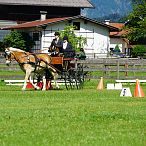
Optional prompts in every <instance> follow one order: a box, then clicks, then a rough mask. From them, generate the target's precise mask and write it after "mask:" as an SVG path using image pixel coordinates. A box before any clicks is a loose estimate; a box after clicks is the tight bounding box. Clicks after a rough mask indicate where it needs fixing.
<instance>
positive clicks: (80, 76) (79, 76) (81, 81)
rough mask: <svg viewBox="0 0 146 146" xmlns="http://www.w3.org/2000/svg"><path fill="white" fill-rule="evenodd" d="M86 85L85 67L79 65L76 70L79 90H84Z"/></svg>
mask: <svg viewBox="0 0 146 146" xmlns="http://www.w3.org/2000/svg"><path fill="white" fill-rule="evenodd" d="M83 84H84V70H83V65H82V64H78V65H77V69H76V86H77V89H82V88H83Z"/></svg>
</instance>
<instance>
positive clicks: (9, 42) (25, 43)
mask: <svg viewBox="0 0 146 146" xmlns="http://www.w3.org/2000/svg"><path fill="white" fill-rule="evenodd" d="M3 44H4V46H5V47H15V48H20V49H23V50H25V51H29V50H30V48H32V46H33V45H34V44H35V43H34V41H33V40H32V38H31V37H30V35H29V34H28V33H26V32H18V31H11V33H10V34H8V35H6V36H5V37H4V39H3Z"/></svg>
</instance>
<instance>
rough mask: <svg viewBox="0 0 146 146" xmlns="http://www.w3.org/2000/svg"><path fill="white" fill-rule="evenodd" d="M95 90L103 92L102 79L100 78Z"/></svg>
mask: <svg viewBox="0 0 146 146" xmlns="http://www.w3.org/2000/svg"><path fill="white" fill-rule="evenodd" d="M97 90H103V77H101V79H100V81H99V83H98V86H97Z"/></svg>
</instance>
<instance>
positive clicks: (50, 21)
mask: <svg viewBox="0 0 146 146" xmlns="http://www.w3.org/2000/svg"><path fill="white" fill-rule="evenodd" d="M79 18H80V19H83V20H86V21H90V22H92V23H95V24H97V25H100V26H103V27H106V28H108V29H109V31H110V32H111V31H116V32H117V31H119V29H118V28H116V27H113V26H110V25H107V24H105V23H101V22H98V21H96V20H93V19H90V18H87V17H84V16H80V15H79V16H74V17H62V18H51V19H46V20H36V21H31V22H26V23H22V24H18V25H15V26H11V27H3V28H1V29H2V30H9V29H28V28H35V27H42V26H46V25H49V24H53V23H59V22H63V21H69V20H74V19H79Z"/></svg>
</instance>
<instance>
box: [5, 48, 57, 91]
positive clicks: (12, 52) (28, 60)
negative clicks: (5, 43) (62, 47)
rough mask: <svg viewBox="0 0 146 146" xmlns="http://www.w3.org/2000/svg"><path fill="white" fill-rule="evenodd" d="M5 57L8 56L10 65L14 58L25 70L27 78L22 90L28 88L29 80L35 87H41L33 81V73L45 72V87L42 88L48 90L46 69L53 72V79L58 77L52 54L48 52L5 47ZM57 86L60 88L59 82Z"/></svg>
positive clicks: (7, 60) (7, 61) (7, 59)
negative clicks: (52, 63) (52, 64)
mask: <svg viewBox="0 0 146 146" xmlns="http://www.w3.org/2000/svg"><path fill="white" fill-rule="evenodd" d="M5 58H6V64H7V65H9V64H10V63H11V60H12V59H14V60H16V61H17V62H18V64H19V66H20V68H21V69H22V70H23V71H24V72H25V79H24V85H23V87H22V90H25V89H26V85H27V80H29V81H30V83H32V85H33V86H34V88H35V89H39V87H38V86H37V85H36V84H34V83H33V81H32V80H31V73H32V72H33V73H39V74H43V88H42V90H46V77H45V75H46V69H47V70H48V71H49V72H50V73H51V74H52V76H53V79H54V80H56V79H57V78H58V73H57V70H56V69H55V68H54V67H53V66H51V64H50V63H51V56H49V55H48V54H43V53H40V54H34V53H29V52H25V51H23V50H21V49H17V48H12V47H9V48H6V49H5ZM55 83H56V86H57V87H58V88H59V86H58V84H57V82H55Z"/></svg>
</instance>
